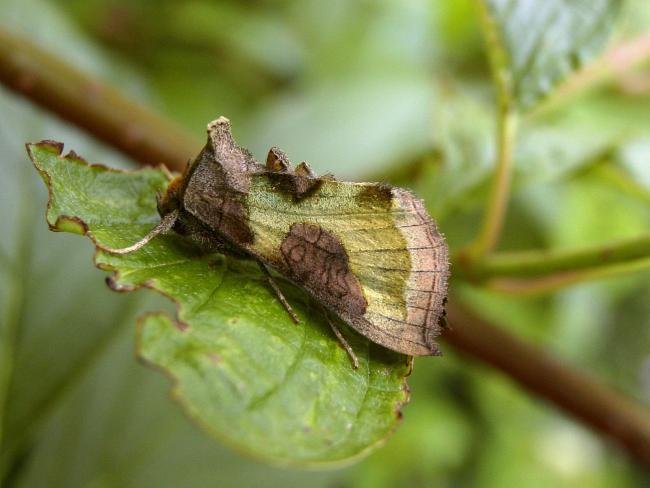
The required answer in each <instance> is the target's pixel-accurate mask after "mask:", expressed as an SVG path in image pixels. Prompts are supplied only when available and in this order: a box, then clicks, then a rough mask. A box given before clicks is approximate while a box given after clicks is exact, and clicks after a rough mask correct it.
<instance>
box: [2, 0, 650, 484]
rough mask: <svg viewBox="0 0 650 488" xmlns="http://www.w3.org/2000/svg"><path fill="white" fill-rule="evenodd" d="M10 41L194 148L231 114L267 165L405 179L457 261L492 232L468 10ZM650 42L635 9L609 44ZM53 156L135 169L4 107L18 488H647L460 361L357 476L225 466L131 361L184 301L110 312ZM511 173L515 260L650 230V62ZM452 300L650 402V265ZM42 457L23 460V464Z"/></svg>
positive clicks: (181, 5)
mask: <svg viewBox="0 0 650 488" xmlns="http://www.w3.org/2000/svg"><path fill="white" fill-rule="evenodd" d="M0 25H1V26H2V27H3V28H6V29H8V30H11V31H13V32H16V33H19V34H22V35H25V36H29V37H30V38H31V39H32V40H33V41H34V42H37V43H39V44H40V45H42V46H44V47H45V48H47V49H49V50H51V51H52V52H55V53H57V54H58V55H59V56H61V57H62V58H64V59H65V60H67V61H68V62H70V63H72V64H73V65H75V66H77V67H79V68H80V69H83V70H84V71H87V72H89V73H93V74H95V75H97V76H98V77H100V78H101V79H103V80H105V81H106V82H108V83H111V84H113V85H115V86H117V87H118V88H119V89H120V90H122V91H124V92H126V93H128V94H129V95H130V96H131V97H133V98H135V99H137V100H139V101H141V102H142V103H144V104H146V105H149V106H151V107H153V108H155V109H157V110H158V111H160V112H161V113H164V114H165V115H166V116H168V117H169V118H171V119H173V120H175V121H176V122H178V123H179V124H180V125H182V126H185V127H186V128H187V129H188V131H191V132H192V133H194V134H196V136H197V138H198V139H202V138H203V134H204V131H205V125H206V123H207V122H208V121H210V120H212V119H214V118H216V117H217V116H218V115H226V116H227V117H228V118H230V120H231V121H232V122H233V129H234V133H235V136H236V137H237V138H238V140H239V141H240V143H241V144H242V145H244V146H246V147H248V148H250V149H251V150H252V151H253V153H254V155H255V156H256V157H257V158H258V159H263V158H264V157H265V154H266V151H267V150H268V148H269V147H270V146H272V145H277V146H279V147H280V148H282V149H284V150H285V151H286V152H287V154H288V155H289V157H290V158H291V159H292V160H294V161H301V160H307V161H309V162H310V163H311V164H312V166H313V167H314V168H315V170H316V171H317V172H318V173H326V172H332V173H334V174H336V175H337V176H339V177H341V178H353V179H367V178H390V179H391V180H392V181H396V182H399V183H400V184H402V185H404V186H407V187H410V188H412V189H413V190H414V191H415V192H416V193H418V194H419V195H420V196H421V197H422V198H424V199H425V201H426V203H427V206H428V207H429V209H430V211H431V213H432V215H433V216H434V217H435V218H436V219H437V220H438V222H439V225H440V227H441V228H442V229H443V231H444V232H445V234H446V236H447V238H448V241H449V243H450V245H451V247H452V248H454V249H458V248H459V247H460V246H461V245H462V244H465V243H466V242H468V241H469V240H470V239H471V238H472V237H473V236H475V234H476V232H477V229H478V227H479V223H480V218H481V215H482V208H483V205H484V202H485V198H486V192H487V178H488V176H489V175H490V171H491V169H492V167H493V164H494V163H493V161H494V146H495V143H494V132H495V123H494V120H495V109H494V93H493V88H492V83H491V78H490V74H489V68H488V64H487V61H486V58H485V53H484V42H483V37H482V35H481V31H480V28H479V25H478V20H477V17H476V11H475V7H474V3H473V2H472V1H470V0H455V1H440V2H435V1H433V0H408V1H398V0H376V1H369V0H368V1H356V2H352V1H349V0H348V1H346V0H330V1H328V2H322V1H316V0H295V1H294V0H285V1H279V0H278V1H270V0H269V1H264V0H248V1H234V0H233V1H209V0H193V1H172V0H161V1H158V2H150V1H146V0H50V1H47V0H2V2H0ZM648 29H650V4H649V3H648V2H647V1H645V0H636V1H630V2H627V3H626V4H625V6H624V9H623V11H622V13H621V15H620V18H619V20H618V22H617V27H616V30H615V33H614V36H613V39H612V43H616V42H618V41H620V40H621V39H625V38H630V37H633V36H635V35H638V34H639V33H641V32H644V31H646V30H648ZM43 138H50V139H57V140H61V141H65V142H66V146H67V148H69V149H72V148H74V149H75V151H76V152H78V153H80V154H82V155H84V156H85V157H86V158H87V159H88V160H90V161H93V162H100V161H101V162H103V163H105V164H108V165H113V166H128V165H129V164H130V163H129V162H128V160H127V159H126V158H125V157H124V156H122V155H120V154H118V153H116V152H114V151H113V150H111V149H109V148H107V147H105V146H102V145H101V144H99V143H96V142H95V141H94V140H93V139H92V138H90V137H89V136H87V135H86V134H85V133H83V132H81V131H80V130H78V129H75V128H73V127H71V126H69V125H67V124H65V123H62V122H61V121H60V120H58V119H56V118H54V117H52V116H51V115H50V114H48V113H46V112H44V111H41V110H40V109H37V108H34V107H33V106H32V105H31V104H30V103H29V102H27V101H25V100H23V99H21V98H19V97H18V96H16V95H15V94H13V93H11V92H9V91H7V90H6V89H5V88H0V154H1V155H2V156H1V159H2V170H3V176H2V178H1V179H0V215H1V218H2V221H3V227H4V229H5V230H4V231H3V232H2V233H0V272H1V273H2V279H1V280H0V310H2V319H1V320H2V321H3V323H2V327H4V328H6V329H8V328H9V326H10V325H12V324H13V325H14V329H15V340H16V342H15V344H16V345H15V347H14V348H12V351H11V355H10V356H9V355H7V351H5V356H4V358H2V359H3V363H2V366H3V367H4V368H5V370H4V371H3V374H6V373H7V372H9V375H10V377H11V381H10V383H9V386H8V388H9V389H8V394H7V404H6V409H5V411H4V412H3V426H4V429H3V430H4V437H3V445H2V449H3V451H2V454H3V458H2V462H3V464H2V469H3V473H4V476H5V481H6V483H7V486H66V487H68V486H88V487H111V486H120V487H131V486H133V487H143V486H169V487H186V486H187V487H194V486H220V487H229V486H345V487H347V486H350V487H371V486H372V487H381V486H386V487H388V486H395V485H397V484H398V483H399V484H400V485H406V486H459V485H460V486H485V487H509V486H513V487H515V486H517V487H518V486H527V487H535V486H540V487H542V486H544V487H546V486H554V487H555V486H571V487H573V486H576V487H577V486H580V487H583V486H590V487H592V486H593V487H609V486H642V485H643V484H645V483H650V480H649V479H648V477H647V474H645V475H644V473H643V472H642V470H641V468H639V467H638V466H635V465H634V464H632V463H631V462H630V461H629V459H628V458H627V457H626V456H625V454H624V453H622V452H621V451H619V450H618V449H617V448H616V447H615V446H613V445H611V444H609V443H605V442H603V441H602V440H601V439H600V438H599V437H597V436H596V435H595V434H593V433H591V432H589V431H588V430H586V429H585V428H584V427H582V426H581V425H579V424H577V423H575V422H574V421H572V420H571V419H568V418H567V417H565V416H563V415H562V414H561V413H559V412H558V411H557V410H555V409H554V408H553V407H551V406H549V405H547V404H545V403H544V402H542V401H540V400H539V399H538V398H536V397H531V396H530V395H528V394H527V393H526V392H524V391H522V390H521V389H520V388H519V387H518V386H517V385H515V384H514V383H513V382H511V381H510V380H509V379H508V378H506V377H504V376H502V375H501V374H499V373H497V372H494V371H492V370H490V369H489V368H487V367H486V366H483V365H479V364H478V363H474V362H472V361H471V360H469V359H467V358H465V357H460V356H457V355H456V354H455V353H454V352H453V350H451V348H450V347H448V346H447V347H443V350H444V354H445V355H444V357H442V358H429V359H420V360H417V361H416V362H415V371H414V374H413V376H412V377H411V379H410V381H409V384H410V386H411V392H412V400H411V403H410V405H408V406H407V407H406V408H405V411H404V422H403V425H402V426H401V427H400V429H399V430H398V432H397V433H396V434H395V435H394V436H393V437H392V438H391V439H389V440H388V442H387V444H386V446H385V447H383V448H382V449H380V450H378V451H376V452H375V453H373V454H372V455H371V456H369V457H368V458H367V459H365V460H363V461H362V462H360V463H358V464H356V465H353V466H349V467H345V468H342V469H337V470H329V471H299V470H287V469H278V468H272V467H268V466H265V465H262V464H258V463H256V462H255V461H253V460H251V459H247V458H244V457H240V456H238V455H237V454H236V453H233V452H232V451H229V450H228V449H227V448H225V447H222V446H220V445H219V444H218V443H216V442H215V441H213V440H212V439H210V438H209V437H207V436H206V435H205V434H203V433H202V432H201V431H200V430H199V429H198V428H197V427H196V426H194V425H192V424H191V423H190V422H189V421H188V420H187V419H186V418H185V417H184V416H183V414H182V413H181V411H180V409H179V408H178V407H177V405H175V404H174V403H172V402H171V401H170V399H169V396H168V389H169V385H168V383H167V381H166V380H165V379H164V378H163V377H162V376H161V375H159V374H157V373H155V372H153V371H151V370H148V369H146V368H143V367H142V366H141V365H139V364H137V363H136V361H135V360H134V355H133V334H134V331H133V327H134V322H135V317H136V316H137V315H138V314H139V313H141V312H142V311H143V310H151V309H157V308H161V307H168V305H167V304H165V303H164V302H163V301H162V300H160V299H157V298H156V297H153V296H151V294H150V293H147V292H146V291H139V292H136V293H134V294H130V295H118V294H114V293H111V292H109V291H108V289H107V288H106V287H105V286H104V284H103V275H104V273H102V272H100V271H98V270H95V269H93V267H92V265H91V246H90V244H89V243H88V242H86V241H84V240H81V239H79V238H77V237H75V236H70V235H64V234H59V235H56V236H55V235H52V234H50V233H48V231H47V228H46V224H45V221H44V217H43V214H44V205H45V202H46V193H45V190H44V188H43V185H42V183H41V182H40V180H39V178H38V176H37V175H36V172H35V171H34V170H33V168H32V167H31V165H30V164H29V163H28V160H27V157H26V155H25V152H24V148H23V144H24V142H25V141H30V140H38V139H43ZM515 161H516V171H515V181H514V190H513V197H512V203H511V206H510V209H509V213H508V217H507V221H506V227H505V231H504V235H503V240H502V243H501V246H500V248H501V249H507V250H518V249H529V248H547V247H548V248H551V247H558V248H559V247H571V246H576V245H583V244H594V243H598V242H603V241H608V240H612V239H616V238H624V237H633V236H636V235H639V234H640V233H642V232H644V231H645V232H647V231H648V229H650V72H649V71H648V66H647V64H646V66H645V69H640V70H638V71H635V72H634V73H628V74H626V75H625V76H622V77H621V78H617V79H615V80H613V81H612V82H610V83H607V84H606V85H605V86H600V87H598V88H597V89H593V90H589V91H587V92H584V93H582V92H581V93H579V94H577V95H576V96H575V97H571V99H570V100H566V101H564V102H563V103H562V104H560V105H559V106H557V107H556V108H554V109H553V110H551V111H548V112H547V113H545V114H543V115H542V116H540V117H536V118H534V119H533V120H531V121H528V122H526V123H525V124H523V125H522V128H521V131H520V135H519V138H518V145H517V150H516V154H515ZM452 271H453V270H452ZM452 286H454V287H455V291H456V293H457V294H458V295H459V296H460V297H462V299H463V300H465V301H466V302H467V303H470V304H472V305H473V306H474V307H475V308H477V309H479V310H481V311H482V313H483V314H484V315H485V316H486V317H490V318H493V319H495V320H497V321H498V322H499V323H501V324H504V325H505V326H507V327H508V328H509V329H510V330H511V331H512V332H513V333H515V334H517V335H519V336H522V337H524V338H526V339H527V340H529V341H531V342H534V343H536V344H538V345H539V346H540V347H542V348H546V349H548V350H551V351H553V352H554V353H555V354H557V355H559V356H561V357H563V358H566V360H567V361H568V362H570V363H572V364H574V365H576V366H579V367H580V368H582V369H585V370H590V371H592V372H593V373H595V374H597V375H598V376H599V377H601V378H602V379H603V380H604V381H606V382H607V383H608V384H611V385H614V386H615V387H616V388H618V389H619V390H621V391H622V392H624V393H625V394H627V395H629V396H631V397H633V398H635V399H636V400H638V401H640V402H645V404H646V405H648V404H650V276H649V273H648V271H647V268H646V271H645V272H643V271H641V272H635V273H630V274H624V275H619V276H617V277H614V278H609V279H606V280H600V281H597V282H593V283H585V284H580V285H575V286H572V287H569V288H566V289H563V290H560V291H557V292H554V293H547V294H543V295H535V296H526V297H521V296H509V295H506V294H503V293H496V292H491V291H488V290H486V289H482V288H479V287H472V286H469V285H465V284H462V283H456V282H454V283H453V285H452ZM26 437H27V438H32V439H33V442H30V443H28V448H27V449H24V448H23V449H13V447H14V446H15V445H19V444H20V439H21V438H26ZM9 452H11V454H12V456H11V457H9V456H8V455H7V453H9ZM646 486H647V485H646Z"/></svg>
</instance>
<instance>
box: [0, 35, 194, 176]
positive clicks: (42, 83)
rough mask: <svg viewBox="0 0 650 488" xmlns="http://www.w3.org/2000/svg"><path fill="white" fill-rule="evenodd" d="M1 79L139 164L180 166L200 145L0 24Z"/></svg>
mask: <svg viewBox="0 0 650 488" xmlns="http://www.w3.org/2000/svg"><path fill="white" fill-rule="evenodd" d="M0 82H2V83H3V84H4V85H6V86H8V87H9V88H11V89H12V90H14V91H16V92H19V93H21V94H23V95H24V96H25V97H27V98H29V99H30V100H31V101H33V102H35V103H37V104H39V105H41V106H42V107H44V108H46V109H48V110H50V111H52V112H54V113H55V114H57V115H58V116H60V117H61V118H63V119H65V120H67V121H69V122H71V123H73V124H75V125H77V126H78V127H82V128H84V129H86V130H87V131H88V132H89V133H90V134H92V135H93V136H95V137H96V138H97V139H99V140H101V141H103V142H105V143H106V144H108V145H109V146H112V147H114V148H116V149H119V150H120V151H122V152H123V153H125V154H127V155H128V156H131V157H132V158H133V159H134V160H136V161H138V162H140V163H143V164H148V165H157V164H159V163H164V164H166V165H167V166H168V167H169V168H172V169H175V170H182V168H183V167H184V165H185V163H186V162H187V159H186V158H187V157H188V154H194V153H197V152H198V150H199V149H200V147H201V142H200V141H198V140H196V139H194V138H193V137H191V136H189V135H187V134H186V133H185V132H184V131H182V130H181V129H179V128H178V127H177V126H176V125H175V124H173V123H171V122H170V121H168V120H166V119H165V118H163V117H161V116H159V115H157V114H156V113H154V112H152V111H151V110H149V109H147V108H145V107H144V106H142V105H140V104H138V103H137V102H135V101H133V100H129V99H128V98H127V97H125V96H124V95H123V94H121V93H120V92H119V91H117V90H115V89H114V88H111V87H110V86H107V85H105V84H103V83H102V82H100V81H99V80H97V79H95V78H93V77H91V76H88V75H87V74H85V73H82V72H80V71H79V70H77V69H76V68H74V67H73V66H71V65H70V64H68V63H67V62H65V61H64V60H62V59H60V58H58V57H56V56H54V55H52V54H50V53H48V52H47V51H45V50H43V49H41V48H40V47H38V46H36V45H34V44H33V43H31V42H30V41H28V40H26V39H24V38H21V37H19V36H16V35H14V34H12V33H10V32H8V31H6V30H3V29H2V28H0Z"/></svg>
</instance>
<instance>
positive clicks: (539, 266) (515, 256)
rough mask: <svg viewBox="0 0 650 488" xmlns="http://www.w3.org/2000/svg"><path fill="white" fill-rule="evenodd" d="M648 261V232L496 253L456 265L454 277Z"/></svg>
mask: <svg viewBox="0 0 650 488" xmlns="http://www.w3.org/2000/svg"><path fill="white" fill-rule="evenodd" d="M645 258H650V232H649V233H647V234H643V235H640V236H638V237H634V238H631V239H625V240H620V241H614V242H608V243H606V244H601V245H598V246H589V247H584V248H581V249H568V250H561V251H558V250H549V251H546V250H541V251H522V252H511V253H498V254H492V255H491V256H486V257H485V258H483V259H482V260H480V261H476V262H474V263H472V265H471V266H470V267H467V266H463V263H462V262H459V265H458V267H457V269H455V275H456V276H462V277H465V278H468V279H470V280H474V281H485V280H489V279H491V278H506V277H508V278H530V277H535V278H542V277H550V276H553V275H560V274H566V273H569V272H578V271H584V270H596V269H599V268H606V267H611V266H612V265H616V264H623V263H629V262H631V261H635V260H640V259H645Z"/></svg>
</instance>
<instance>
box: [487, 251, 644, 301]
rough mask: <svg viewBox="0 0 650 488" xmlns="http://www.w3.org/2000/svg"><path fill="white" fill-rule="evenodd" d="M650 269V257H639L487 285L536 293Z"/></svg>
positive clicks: (496, 281)
mask: <svg viewBox="0 0 650 488" xmlns="http://www.w3.org/2000/svg"><path fill="white" fill-rule="evenodd" d="M648 269H650V258H647V259H637V260H635V261H629V262H625V263H621V264H617V265H612V266H606V267H602V268H593V269H585V270H581V271H566V272H564V273H555V274H550V275H548V276H541V277H539V278H537V277H534V278H494V279H492V280H490V281H488V282H487V286H489V287H490V288H491V289H493V290H496V291H500V292H504V293H509V294H512V295H534V294H540V293H550V292H554V291H557V290H559V289H561V288H564V287H567V286H571V285H575V284H576V283H583V282H585V281H595V280H600V279H604V278H609V277H612V276H617V275H622V274H625V275H630V274H633V273H640V272H647V270H648Z"/></svg>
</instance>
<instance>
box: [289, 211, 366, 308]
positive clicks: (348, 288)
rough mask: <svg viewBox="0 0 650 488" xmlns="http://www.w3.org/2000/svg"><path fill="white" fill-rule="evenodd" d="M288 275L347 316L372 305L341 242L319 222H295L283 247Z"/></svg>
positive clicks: (320, 299) (323, 301)
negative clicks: (353, 270) (315, 223)
mask: <svg viewBox="0 0 650 488" xmlns="http://www.w3.org/2000/svg"><path fill="white" fill-rule="evenodd" d="M280 250H281V252H282V256H283V257H284V260H285V263H286V267H287V274H288V275H289V277H291V278H293V279H294V280H295V281H296V282H297V283H299V284H301V285H302V286H303V287H305V288H306V289H307V290H308V291H309V292H311V293H312V294H313V295H314V296H315V297H316V298H317V299H318V300H319V301H320V302H322V303H324V304H326V305H328V306H329V307H330V308H332V309H333V310H335V311H336V312H337V313H339V314H340V315H341V316H343V317H351V316H361V315H363V313H364V312H365V310H366V307H367V305H368V303H367V301H366V298H365V297H364V295H363V291H362V288H361V284H360V283H359V280H358V279H357V278H356V277H355V276H354V274H353V273H352V271H351V270H350V266H349V263H348V256H347V254H346V252H345V249H344V247H343V245H342V244H341V241H339V239H338V238H337V237H336V236H335V235H333V234H332V233H331V232H328V231H326V230H325V229H322V228H321V227H320V226H318V225H313V224H308V223H297V224H293V225H292V226H291V228H290V229H289V233H288V234H287V236H286V237H285V238H284V240H283V241H282V245H281V246H280Z"/></svg>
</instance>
